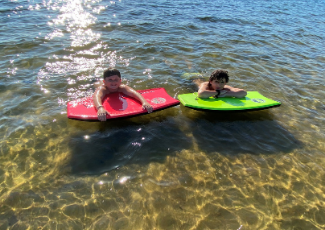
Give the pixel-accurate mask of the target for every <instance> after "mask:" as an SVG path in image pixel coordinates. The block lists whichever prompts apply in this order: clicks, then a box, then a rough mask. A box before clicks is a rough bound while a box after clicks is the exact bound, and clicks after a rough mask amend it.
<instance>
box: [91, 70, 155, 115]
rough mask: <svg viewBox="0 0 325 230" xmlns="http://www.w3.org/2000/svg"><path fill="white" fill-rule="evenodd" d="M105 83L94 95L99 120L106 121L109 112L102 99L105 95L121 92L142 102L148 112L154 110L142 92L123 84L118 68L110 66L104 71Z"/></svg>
mask: <svg viewBox="0 0 325 230" xmlns="http://www.w3.org/2000/svg"><path fill="white" fill-rule="evenodd" d="M103 83H104V84H103V85H101V86H99V87H98V88H97V89H96V91H95V93H94V96H93V101H94V105H95V107H96V109H97V115H98V120H100V121H106V114H108V115H109V113H108V112H107V111H106V109H105V108H104V107H103V104H102V100H103V98H104V96H105V95H107V94H110V93H113V92H120V93H123V94H125V95H127V96H130V97H133V98H135V99H137V100H138V101H140V102H141V103H142V108H144V109H146V110H147V111H148V113H151V112H152V106H151V105H150V104H149V103H148V102H147V101H146V99H144V98H143V97H142V95H141V94H140V93H138V92H137V91H135V90H134V89H132V88H131V87H129V86H127V85H124V84H122V79H121V73H120V71H118V70H117V69H114V68H109V69H107V70H105V71H104V80H103Z"/></svg>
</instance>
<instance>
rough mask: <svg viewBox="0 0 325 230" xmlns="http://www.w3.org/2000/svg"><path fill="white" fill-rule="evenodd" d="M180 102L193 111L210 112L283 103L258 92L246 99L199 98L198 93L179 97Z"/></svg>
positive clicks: (250, 92)
mask: <svg viewBox="0 0 325 230" xmlns="http://www.w3.org/2000/svg"><path fill="white" fill-rule="evenodd" d="M178 99H179V100H180V102H181V103H182V104H183V105H184V106H187V107H191V108H193V109H208V110H223V111H237V110H258V109H266V108H270V107H275V106H280V105H281V103H280V102H278V101H274V100H272V99H269V98H267V97H264V96H263V95H262V94H260V93H259V92H257V91H248V92H247V95H246V97H243V98H233V97H221V98H214V97H209V98H198V97H197V92H195V93H188V94H180V95H178Z"/></svg>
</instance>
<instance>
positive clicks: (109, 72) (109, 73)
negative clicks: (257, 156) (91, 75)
mask: <svg viewBox="0 0 325 230" xmlns="http://www.w3.org/2000/svg"><path fill="white" fill-rule="evenodd" d="M114 75H117V76H119V78H121V73H120V71H118V70H117V69H114V68H108V69H107V70H105V71H104V75H103V77H104V80H105V78H106V77H110V76H114Z"/></svg>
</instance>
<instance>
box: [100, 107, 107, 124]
mask: <svg viewBox="0 0 325 230" xmlns="http://www.w3.org/2000/svg"><path fill="white" fill-rule="evenodd" d="M106 114H108V115H109V113H108V112H107V111H106V109H104V107H100V108H99V110H98V111H97V116H98V120H100V121H106Z"/></svg>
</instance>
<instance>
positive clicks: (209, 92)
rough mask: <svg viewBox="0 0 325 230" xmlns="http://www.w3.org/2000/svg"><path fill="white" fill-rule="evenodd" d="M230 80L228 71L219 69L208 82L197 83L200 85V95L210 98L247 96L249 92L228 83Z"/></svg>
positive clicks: (200, 96)
mask: <svg viewBox="0 0 325 230" xmlns="http://www.w3.org/2000/svg"><path fill="white" fill-rule="evenodd" d="M228 81H229V75H228V71H226V70H222V69H217V70H215V71H213V72H212V73H211V76H210V78H209V81H208V82H203V83H201V82H198V81H196V82H195V83H196V84H198V85H199V91H198V97H199V98H209V97H213V96H214V97H216V98H218V97H238V98H241V97H245V96H246V95H247V92H246V91H245V90H243V89H239V88H234V87H231V86H229V85H226V84H227V83H228Z"/></svg>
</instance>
